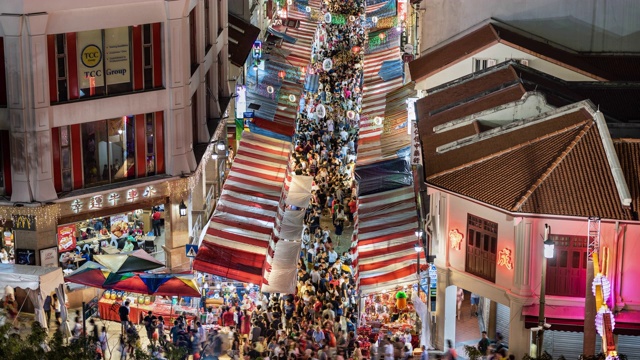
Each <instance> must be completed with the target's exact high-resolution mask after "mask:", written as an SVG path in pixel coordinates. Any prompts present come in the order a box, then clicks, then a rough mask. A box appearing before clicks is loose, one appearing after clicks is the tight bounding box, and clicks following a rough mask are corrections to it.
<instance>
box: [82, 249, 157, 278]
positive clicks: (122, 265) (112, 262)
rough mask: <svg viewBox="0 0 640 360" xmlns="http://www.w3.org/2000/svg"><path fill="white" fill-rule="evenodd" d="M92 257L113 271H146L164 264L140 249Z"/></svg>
mask: <svg viewBox="0 0 640 360" xmlns="http://www.w3.org/2000/svg"><path fill="white" fill-rule="evenodd" d="M94 259H95V260H96V261H97V262H99V263H100V264H102V265H104V266H106V267H107V268H109V270H111V271H112V272H115V273H126V272H132V271H146V270H153V269H157V268H160V267H163V266H164V263H162V262H161V261H158V260H156V259H155V258H154V257H153V256H151V255H149V254H147V252H145V251H144V250H142V249H140V250H136V251H132V252H130V253H125V254H115V255H96V256H94Z"/></svg>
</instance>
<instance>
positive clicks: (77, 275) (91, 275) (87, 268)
mask: <svg viewBox="0 0 640 360" xmlns="http://www.w3.org/2000/svg"><path fill="white" fill-rule="evenodd" d="M108 276H109V269H107V268H105V267H104V266H102V265H100V264H98V263H96V262H93V261H87V262H86V263H84V264H83V265H82V266H80V267H79V268H78V269H77V270H75V271H74V272H72V273H70V274H69V275H67V276H65V277H64V280H65V281H68V282H72V283H76V284H82V285H86V286H91V287H97V288H101V287H102V284H104V281H105V280H106V278H107V277H108Z"/></svg>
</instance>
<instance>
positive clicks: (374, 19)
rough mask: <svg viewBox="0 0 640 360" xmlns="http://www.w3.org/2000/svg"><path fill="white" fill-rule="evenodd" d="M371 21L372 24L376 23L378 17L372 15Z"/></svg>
mask: <svg viewBox="0 0 640 360" xmlns="http://www.w3.org/2000/svg"><path fill="white" fill-rule="evenodd" d="M371 22H373V24H374V25H375V24H377V23H378V17H377V16H374V17H372V18H371Z"/></svg>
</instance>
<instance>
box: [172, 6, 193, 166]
mask: <svg viewBox="0 0 640 360" xmlns="http://www.w3.org/2000/svg"><path fill="white" fill-rule="evenodd" d="M167 5H168V6H167V16H168V17H169V20H168V21H167V23H166V27H165V28H166V29H165V39H168V40H167V42H166V44H165V58H166V59H168V61H166V62H165V63H166V64H168V66H167V70H168V72H167V73H168V75H167V84H168V87H169V101H170V102H169V111H168V114H167V132H166V134H167V142H168V146H167V148H168V154H167V173H168V174H171V175H179V174H181V173H187V174H188V173H191V172H192V171H193V170H195V168H196V161H195V157H194V155H193V139H192V137H193V136H192V130H191V127H192V125H191V124H192V122H191V112H190V105H189V102H190V99H189V84H188V80H189V78H190V75H191V74H190V72H191V70H190V63H189V61H190V60H189V18H188V13H187V14H186V15H185V14H184V11H185V10H184V7H185V5H184V3H183V2H182V1H175V2H167Z"/></svg>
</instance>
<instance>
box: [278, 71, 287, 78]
mask: <svg viewBox="0 0 640 360" xmlns="http://www.w3.org/2000/svg"><path fill="white" fill-rule="evenodd" d="M285 75H286V73H285V72H284V70H280V71H278V77H279V78H281V79H284V76H285Z"/></svg>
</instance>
